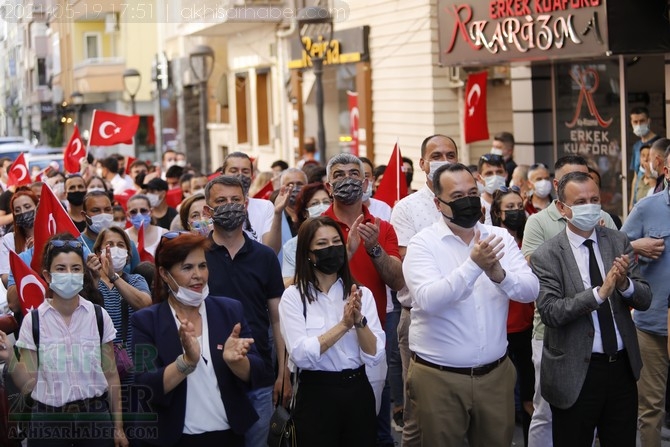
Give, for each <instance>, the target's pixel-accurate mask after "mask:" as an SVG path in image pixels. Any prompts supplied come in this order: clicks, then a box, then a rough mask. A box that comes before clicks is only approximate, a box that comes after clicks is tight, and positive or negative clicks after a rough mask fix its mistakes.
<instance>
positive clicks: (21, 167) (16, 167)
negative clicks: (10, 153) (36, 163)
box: [7, 154, 33, 186]
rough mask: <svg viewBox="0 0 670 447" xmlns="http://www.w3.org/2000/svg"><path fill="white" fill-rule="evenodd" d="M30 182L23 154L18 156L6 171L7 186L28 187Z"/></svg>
mask: <svg viewBox="0 0 670 447" xmlns="http://www.w3.org/2000/svg"><path fill="white" fill-rule="evenodd" d="M32 182H33V181H32V180H31V179H30V173H29V172H28V164H27V163H26V159H25V157H24V156H23V154H19V156H18V157H16V160H14V163H12V165H11V166H10V167H9V170H7V186H12V185H16V186H23V185H30V184H31V183H32Z"/></svg>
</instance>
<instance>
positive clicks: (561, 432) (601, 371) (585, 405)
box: [551, 351, 637, 447]
mask: <svg viewBox="0 0 670 447" xmlns="http://www.w3.org/2000/svg"><path fill="white" fill-rule="evenodd" d="M623 352H624V354H623V355H620V356H619V359H618V360H617V361H616V362H611V363H610V362H608V361H607V360H604V359H599V360H595V359H594V358H592V359H591V362H590V363H589V369H588V372H587V374H586V379H585V381H584V385H583V387H582V390H581V392H580V393H579V397H578V398H577V402H576V403H575V404H574V405H573V406H572V407H570V408H568V409H565V410H562V409H560V408H556V407H554V406H553V405H552V406H551V411H552V415H553V431H552V435H553V440H554V447H580V446H583V447H590V446H591V445H592V444H593V432H594V430H595V429H597V430H598V438H599V440H600V445H601V446H602V447H619V446H620V447H634V446H635V437H636V434H637V427H636V424H637V385H636V383H635V378H634V377H633V373H632V371H631V369H630V363H629V361H628V356H627V355H625V351H623Z"/></svg>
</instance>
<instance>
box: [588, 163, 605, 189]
mask: <svg viewBox="0 0 670 447" xmlns="http://www.w3.org/2000/svg"><path fill="white" fill-rule="evenodd" d="M589 174H595V175H596V177H598V181H597V182H596V183H597V184H598V188H600V185H601V183H602V181H603V178H602V177H601V176H600V172H598V170H597V169H593V168H592V167H591V166H589ZM591 178H593V177H591Z"/></svg>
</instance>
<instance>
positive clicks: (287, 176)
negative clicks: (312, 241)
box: [277, 168, 307, 262]
mask: <svg viewBox="0 0 670 447" xmlns="http://www.w3.org/2000/svg"><path fill="white" fill-rule="evenodd" d="M280 183H281V186H283V187H284V188H286V189H287V190H288V200H287V203H286V208H284V215H283V219H282V222H281V245H282V247H283V246H284V244H285V243H286V242H288V240H289V239H291V238H293V237H294V236H296V235H297V234H298V228H299V227H300V219H299V218H298V215H297V214H296V212H295V201H296V199H297V197H298V194H299V193H300V190H301V189H302V187H303V186H305V185H306V184H307V174H305V173H304V172H303V171H302V170H301V169H298V168H288V169H286V170H284V171H283V172H282V174H281V180H280ZM277 258H278V259H279V262H281V261H282V259H284V254H283V252H282V251H281V250H280V251H279V254H278V256H277Z"/></svg>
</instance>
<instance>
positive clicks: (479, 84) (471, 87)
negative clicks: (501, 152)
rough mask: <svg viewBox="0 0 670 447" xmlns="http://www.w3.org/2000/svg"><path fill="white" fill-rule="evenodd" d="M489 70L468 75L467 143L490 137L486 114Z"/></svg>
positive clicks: (466, 94) (466, 87)
mask: <svg viewBox="0 0 670 447" xmlns="http://www.w3.org/2000/svg"><path fill="white" fill-rule="evenodd" d="M486 77H487V72H486V71H482V72H479V73H472V74H470V75H468V82H467V84H466V86H465V120H464V121H465V125H464V134H465V143H466V144H468V143H472V142H474V141H481V140H488V139H489V125H488V118H487V116H486Z"/></svg>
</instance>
